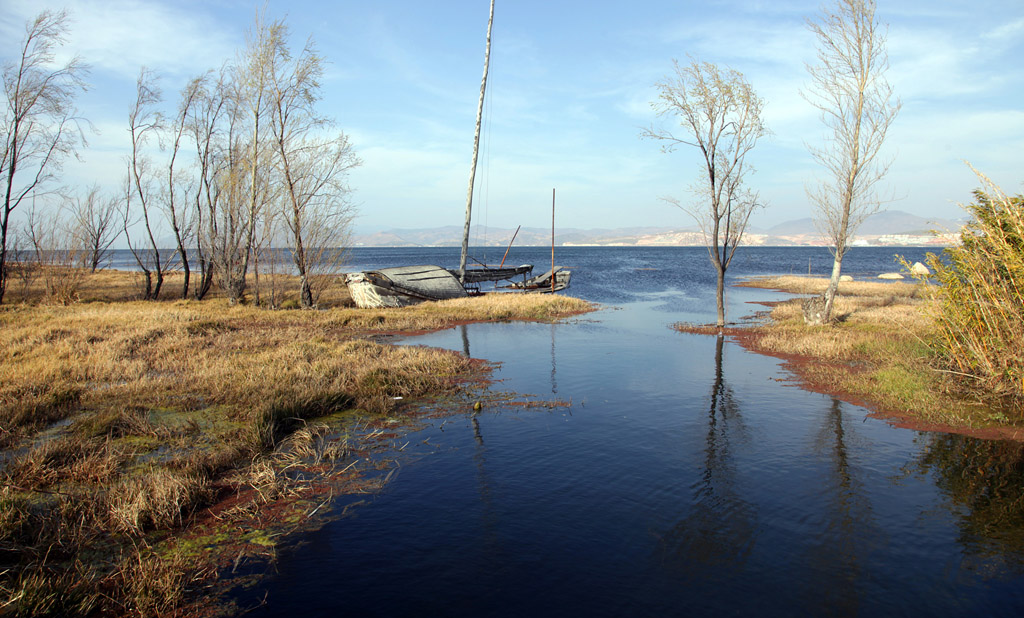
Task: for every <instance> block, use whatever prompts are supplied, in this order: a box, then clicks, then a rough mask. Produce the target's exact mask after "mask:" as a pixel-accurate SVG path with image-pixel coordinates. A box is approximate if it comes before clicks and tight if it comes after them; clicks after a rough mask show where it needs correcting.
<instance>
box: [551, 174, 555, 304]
mask: <svg viewBox="0 0 1024 618" xmlns="http://www.w3.org/2000/svg"><path fill="white" fill-rule="evenodd" d="M551 291H552V292H554V291H555V190H554V189H551Z"/></svg>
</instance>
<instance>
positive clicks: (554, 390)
mask: <svg viewBox="0 0 1024 618" xmlns="http://www.w3.org/2000/svg"><path fill="white" fill-rule="evenodd" d="M551 394H553V395H557V394H558V380H557V379H556V378H555V325H554V324H552V325H551Z"/></svg>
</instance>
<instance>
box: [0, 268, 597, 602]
mask: <svg viewBox="0 0 1024 618" xmlns="http://www.w3.org/2000/svg"><path fill="white" fill-rule="evenodd" d="M102 276H103V277H109V278H112V280H116V281H120V282H121V285H120V286H118V285H114V284H113V283H112V284H111V285H112V289H114V290H115V293H114V296H115V298H113V299H111V298H110V297H105V298H104V297H98V296H95V294H96V292H89V290H90V289H91V288H89V287H87V286H86V287H85V288H83V290H84V292H85V293H83V294H82V297H83V298H85V297H86V294H92V295H93V296H90V298H93V301H92V302H79V303H73V304H70V305H48V304H31V303H23V304H20V305H4V306H0V449H2V452H0V614H4V615H7V614H10V615H14V616H44V615H86V614H90V613H97V612H98V613H101V614H114V615H135V616H150V615H167V614H169V613H175V612H177V613H179V614H180V613H182V612H186V613H187V610H185V609H182V608H184V607H186V606H187V605H188V604H189V603H193V602H195V599H196V598H197V595H195V594H192V593H193V592H195V591H196V590H198V589H199V588H201V587H203V586H206V584H207V582H208V580H209V579H210V578H214V577H215V576H216V573H217V568H216V567H217V566H218V565H221V566H223V557H222V554H223V551H221V550H220V549H219V548H222V547H224V546H231V548H232V549H231V551H232V552H235V553H237V555H238V559H240V558H241V557H242V556H243V554H244V553H245V552H246V551H250V550H247V549H245V548H246V547H249V548H251V547H257V546H258V547H263V548H265V547H267V546H272V545H273V542H274V541H273V540H271V539H272V538H274V537H273V536H272V535H268V534H267V533H265V532H261V526H265V525H266V522H267V521H271V520H275V519H276V520H277V521H286V522H291V523H290V524H289V525H297V524H296V522H301V521H304V520H305V519H306V518H307V517H308V515H309V513H310V512H315V510H316V509H318V508H319V506H318V505H321V504H322V503H323V498H316V496H317V495H318V492H319V491H324V490H323V487H320V489H318V488H317V487H316V486H315V484H316V483H320V484H321V485H323V486H329V487H332V488H333V487H334V486H335V485H332V484H331V481H329V480H328V479H329V478H335V477H337V478H342V477H343V478H346V479H351V480H354V479H356V476H355V475H356V473H355V471H354V470H352V469H351V465H352V464H353V462H355V459H352V461H347V459H351V458H352V457H353V453H354V452H356V451H358V449H359V447H358V445H357V444H353V443H352V442H351V441H350V439H356V438H355V437H354V436H353V435H351V434H347V433H345V432H339V429H338V427H339V426H343V425H344V424H346V423H349V422H351V421H348V420H340V421H339V420H333V421H331V422H332V423H333V428H329V427H328V424H324V423H322V422H320V419H324V418H327V417H329V418H334V419H336V418H337V417H336V416H332V415H336V414H337V413H340V412H345V411H354V412H355V413H356V414H360V415H362V416H363V417H364V418H369V419H384V418H390V417H393V416H395V415H397V414H400V413H401V409H399V408H398V407H397V406H398V405H399V403H398V402H401V401H408V400H409V399H415V398H422V397H428V396H430V397H435V396H443V395H448V394H456V393H458V392H459V391H460V390H461V389H462V388H463V385H464V384H465V382H466V381H467V380H469V379H471V378H473V377H474V376H476V375H478V373H479V371H480V366H479V365H477V364H475V363H474V362H473V361H471V360H470V359H467V358H465V357H463V356H461V355H459V354H456V353H453V352H448V351H442V350H436V349H429V348H423V347H415V346H403V347H398V346H391V345H385V344H382V343H378V342H376V341H374V340H372V339H373V338H374V336H375V335H378V334H383V333H397V332H421V331H429V330H436V329H440V328H445V327H449V326H452V325H455V324H459V323H465V322H474V321H495V320H516V319H526V320H555V319H558V318H561V317H565V316H569V315H573V314H577V313H581V312H584V311H587V310H589V309H590V305H589V304H588V303H585V302H583V301H579V300H576V299H570V298H564V297H558V296H539V295H526V294H519V295H512V294H503V295H491V296H485V297H481V298H469V299H460V300H457V301H446V302H443V303H424V304H422V305H418V306H414V307H407V308H402V309H389V310H380V311H372V310H359V309H354V308H351V307H345V306H344V305H345V304H346V303H345V302H338V303H337V306H336V307H335V308H332V309H329V310H323V311H267V310H263V309H259V308H255V307H252V306H237V305H235V306H232V305H229V304H228V303H227V301H225V300H223V299H216V298H215V299H212V300H206V301H202V302H196V301H180V300H179V301H164V302H139V301H120V300H118V298H119V296H118V295H120V294H122V293H125V292H126V290H128V289H129V288H131V287H132V283H131V281H130V277H131V275H130V274H122V275H121V276H120V279H118V278H117V275H114V274H111V273H103V274H102ZM126 278H127V279H129V281H128V282H127V283H126V282H125V281H124V279H126ZM346 418H347V417H346ZM360 422H362V423H364V424H365V423H367V422H382V421H372V420H371V421H365V420H364V421H360ZM339 423H341V425H339ZM373 435H380V433H376V432H375V433H374V434H373ZM299 469H302V470H304V472H302V473H299V472H298V470H299ZM342 472H343V473H344V474H342ZM332 475H333V476H332ZM317 478H319V479H321V481H314V479H317ZM364 486H365V485H364ZM331 491H333V489H331ZM225 503H230V504H231V505H232V506H230V507H224V504H225ZM288 505H291V506H288ZM210 513H216V517H215V518H211V516H210V515H209V514H210ZM271 514H272V516H271ZM203 522H205V523H203ZM243 530H244V532H241V531H243ZM195 535H198V537H199V538H204V539H206V540H205V541H202V542H198V541H197V542H198V543H199V546H201V547H202V549H201V550H184V549H183V548H187V547H189V542H188V541H187V539H188V538H189V537H190V536H195ZM240 545H241V547H242V549H239V546H240ZM236 560H237V559H236Z"/></svg>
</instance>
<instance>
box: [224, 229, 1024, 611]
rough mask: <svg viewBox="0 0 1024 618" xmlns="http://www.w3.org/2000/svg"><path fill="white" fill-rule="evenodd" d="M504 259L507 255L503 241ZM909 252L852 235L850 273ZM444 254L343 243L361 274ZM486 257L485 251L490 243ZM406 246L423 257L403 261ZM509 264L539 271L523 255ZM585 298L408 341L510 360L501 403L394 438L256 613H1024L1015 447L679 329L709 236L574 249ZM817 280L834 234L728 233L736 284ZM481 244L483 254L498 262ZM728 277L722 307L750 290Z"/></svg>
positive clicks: (710, 298)
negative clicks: (774, 237)
mask: <svg viewBox="0 0 1024 618" xmlns="http://www.w3.org/2000/svg"><path fill="white" fill-rule="evenodd" d="M513 252H514V253H515V252H516V250H515V249H513ZM896 252H899V253H902V254H903V255H905V256H906V257H907V258H908V259H910V261H911V262H913V261H916V260H921V259H922V258H923V254H924V251H923V250H919V249H905V250H892V249H860V248H858V249H854V250H853V251H852V252H851V253H850V255H849V257H848V260H847V262H846V264H847V269H846V272H848V273H850V274H853V275H855V276H858V275H861V276H868V275H870V276H874V275H876V274H878V273H879V272H884V271H890V270H896V269H897V267H896V265H895V264H894V263H893V257H892V256H893V253H896ZM452 256H455V258H456V259H457V249H436V250H435V249H428V250H407V249H401V250H390V249H389V250H385V249H378V250H371V249H364V250H357V251H356V252H355V255H354V262H353V263H354V264H356V265H357V267H358V268H369V267H383V266H391V265H398V264H408V263H413V262H424V263H439V264H442V265H452V264H453V263H454V262H453V261H452V260H451V257H452ZM500 257H501V256H500V252H498V256H497V259H500ZM417 258H419V259H417ZM509 259H510V261H513V262H514V263H516V264H518V263H523V262H532V263H534V264H536V265H538V267H539V265H543V264H545V261H546V260H549V259H550V254H549V253H547V250H544V249H541V248H537V249H529V248H527V249H521V250H519V251H518V253H516V255H515V257H514V259H513V257H510V258H509ZM557 260H558V262H559V263H560V264H565V265H567V266H571V267H573V268H574V274H573V280H572V287H571V288H570V291H571V292H572V293H573V295H576V296H579V297H582V298H586V299H588V300H593V301H597V302H599V303H601V304H602V306H603V309H602V310H601V311H598V312H597V313H594V314H590V315H587V316H583V317H582V318H579V319H575V320H570V321H568V322H566V323H561V324H555V325H549V324H530V323H512V324H472V325H469V326H466V327H460V328H456V329H451V330H447V331H442V332H439V333H434V334H430V335H426V336H422V337H415V338H409V339H407V340H405V341H404V343H406V344H409V345H428V346H436V347H443V348H449V349H453V350H458V351H462V352H464V353H466V352H468V353H469V354H471V355H472V356H473V357H476V358H483V359H487V360H490V361H494V362H497V363H500V366H499V368H498V369H497V370H496V371H495V375H494V377H495V378H496V379H498V380H500V383H498V384H497V385H496V386H495V387H494V392H495V393H497V392H498V391H503V392H504V391H512V392H517V393H521V394H524V395H534V396H536V397H547V398H557V399H559V400H564V401H567V402H568V401H571V403H572V405H571V406H570V407H567V408H565V407H563V408H554V409H553V410H547V409H540V410H538V409H521V408H520V409H513V408H509V407H503V406H501V405H497V404H494V403H490V404H488V405H487V406H486V407H485V408H484V410H483V411H482V412H481V413H479V414H476V415H472V416H455V417H451V418H447V419H444V420H438V421H436V422H433V423H432V424H431V425H429V426H428V427H426V428H424V429H422V430H421V431H418V432H416V433H413V434H410V435H408V436H405V437H403V439H402V440H403V442H404V441H406V440H408V441H410V446H409V448H408V449H406V451H404V452H403V453H402V454H401V455H400V456H399V461H400V462H401V468H400V471H399V473H398V474H397V476H395V477H394V479H393V480H392V481H391V483H389V484H388V486H387V487H386V489H385V490H384V491H383V493H381V494H380V495H378V496H377V497H376V498H374V499H373V500H372V501H371V502H370V503H369V504H366V505H362V506H359V507H358V508H356V509H354V510H352V511H351V512H350V514H349V515H348V516H346V517H342V518H338V519H336V520H333V521H330V522H328V523H327V524H326V525H325V526H324V527H322V528H321V529H319V530H316V531H314V532H312V533H310V534H308V535H307V536H306V538H304V539H303V541H304V542H303V543H301V544H299V545H298V546H296V547H293V548H286V549H284V550H283V551H281V552H280V554H279V558H278V560H277V562H276V564H275V566H274V568H273V571H274V573H275V574H273V575H271V576H270V577H268V578H267V579H266V580H264V581H263V582H261V584H260V585H259V586H257V588H256V589H254V590H252V591H249V592H247V593H246V594H245V595H243V596H242V597H240V598H239V602H240V603H241V604H242V605H243V606H249V605H253V604H255V602H256V600H258V599H261V598H263V595H264V593H267V604H266V605H265V606H263V607H261V608H258V609H257V610H255V611H253V612H251V614H248V615H252V616H293V615H304V616H321V615H324V616H327V615H330V616H334V615H352V616H567V615H572V616H576V615H580V616H691V615H729V614H732V615H741V616H748V615H757V616H794V615H807V614H811V615H839V616H852V615H864V616H876V615H928V616H943V615H945V616H964V615H1004V616H1011V615H1020V613H1021V612H1022V611H1024V577H1022V575H1024V506H1022V503H1024V466H1022V464H1021V449H1020V447H1019V446H1018V445H1016V444H1012V443H1006V442H998V441H981V440H973V439H969V438H964V437H960V436H951V435H946V434H935V433H924V432H916V431H910V430H906V429H899V428H894V427H892V426H890V425H889V424H888V423H886V422H884V421H881V420H877V419H872V418H869V417H868V416H867V414H868V412H867V411H866V410H865V409H863V408H860V407H857V406H853V405H848V404H845V403H842V402H839V401H837V400H834V399H832V398H830V397H827V396H823V395H820V394H815V393H810V392H806V391H803V390H801V389H799V388H797V387H795V386H793V385H792V384H791V383H789V382H788V381H787V380H788V378H790V377H791V376H790V374H789V373H788V372H786V371H785V370H784V369H782V368H781V367H780V363H779V361H777V360H775V359H772V358H769V357H763V356H758V355H754V354H751V353H748V352H746V351H744V350H743V349H742V348H741V347H739V346H738V345H736V344H733V343H731V342H729V341H727V340H722V339H719V338H716V337H707V336H696V335H687V334H681V333H678V332H675V331H673V330H671V328H670V325H671V324H672V323H674V322H678V321H691V322H709V321H713V320H714V310H715V309H714V307H715V303H714V294H713V287H714V286H713V283H714V279H713V272H712V271H711V269H710V267H709V265H708V263H707V255H706V253H705V252H704V251H703V249H688V248H653V249H640V248H632V247H630V248H625V247H624V248H566V249H559V251H558V257H557ZM809 260H810V265H811V269H812V272H815V273H816V274H824V273H826V272H827V271H828V269H829V268H830V265H831V262H830V256H829V254H828V252H827V251H826V250H824V249H803V248H799V249H797V248H771V249H752V248H749V249H748V248H745V249H741V251H740V253H739V254H738V255H737V258H736V261H735V262H734V265H733V268H732V270H731V271H730V277H736V276H742V275H749V274H775V273H790V272H792V273H797V274H800V273H806V272H807V268H808V261H809ZM491 261H496V260H494V259H493V258H492V260H491ZM777 297H778V295H777V294H776V293H773V292H768V291H763V290H746V289H732V290H730V292H729V309H728V311H729V315H728V318H729V319H730V320H733V319H737V318H739V317H741V316H743V315H748V314H750V313H753V312H754V311H755V310H757V309H758V307H756V306H753V305H749V304H748V303H749V302H750V301H757V300H768V299H771V298H777Z"/></svg>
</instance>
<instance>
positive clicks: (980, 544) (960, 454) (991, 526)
mask: <svg viewBox="0 0 1024 618" xmlns="http://www.w3.org/2000/svg"><path fill="white" fill-rule="evenodd" d="M930 438H931V440H930V444H929V445H928V447H927V448H926V449H925V451H924V452H923V453H922V455H921V457H920V459H919V461H918V467H919V470H920V471H921V472H931V473H932V475H933V476H934V477H935V483H936V485H937V486H938V487H939V488H940V489H941V490H943V491H944V492H945V493H946V494H947V495H948V496H949V498H950V500H951V501H952V506H953V508H954V510H955V511H958V512H959V515H960V517H959V521H958V527H959V531H960V533H959V538H958V542H959V543H960V545H961V546H962V547H963V550H964V552H965V554H966V558H967V560H968V561H969V562H971V563H973V564H972V566H973V568H975V569H976V570H977V571H978V572H979V573H986V572H989V573H991V572H992V571H1002V570H1004V569H1009V570H1011V571H1013V572H1015V573H1017V574H1021V573H1024V557H1022V552H1024V494H1022V493H1021V491H1022V488H1024V445H1021V444H1020V443H1017V442H1010V441H1005V440H977V439H973V438H968V437H965V436H960V435H954V434H931V435H930Z"/></svg>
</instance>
